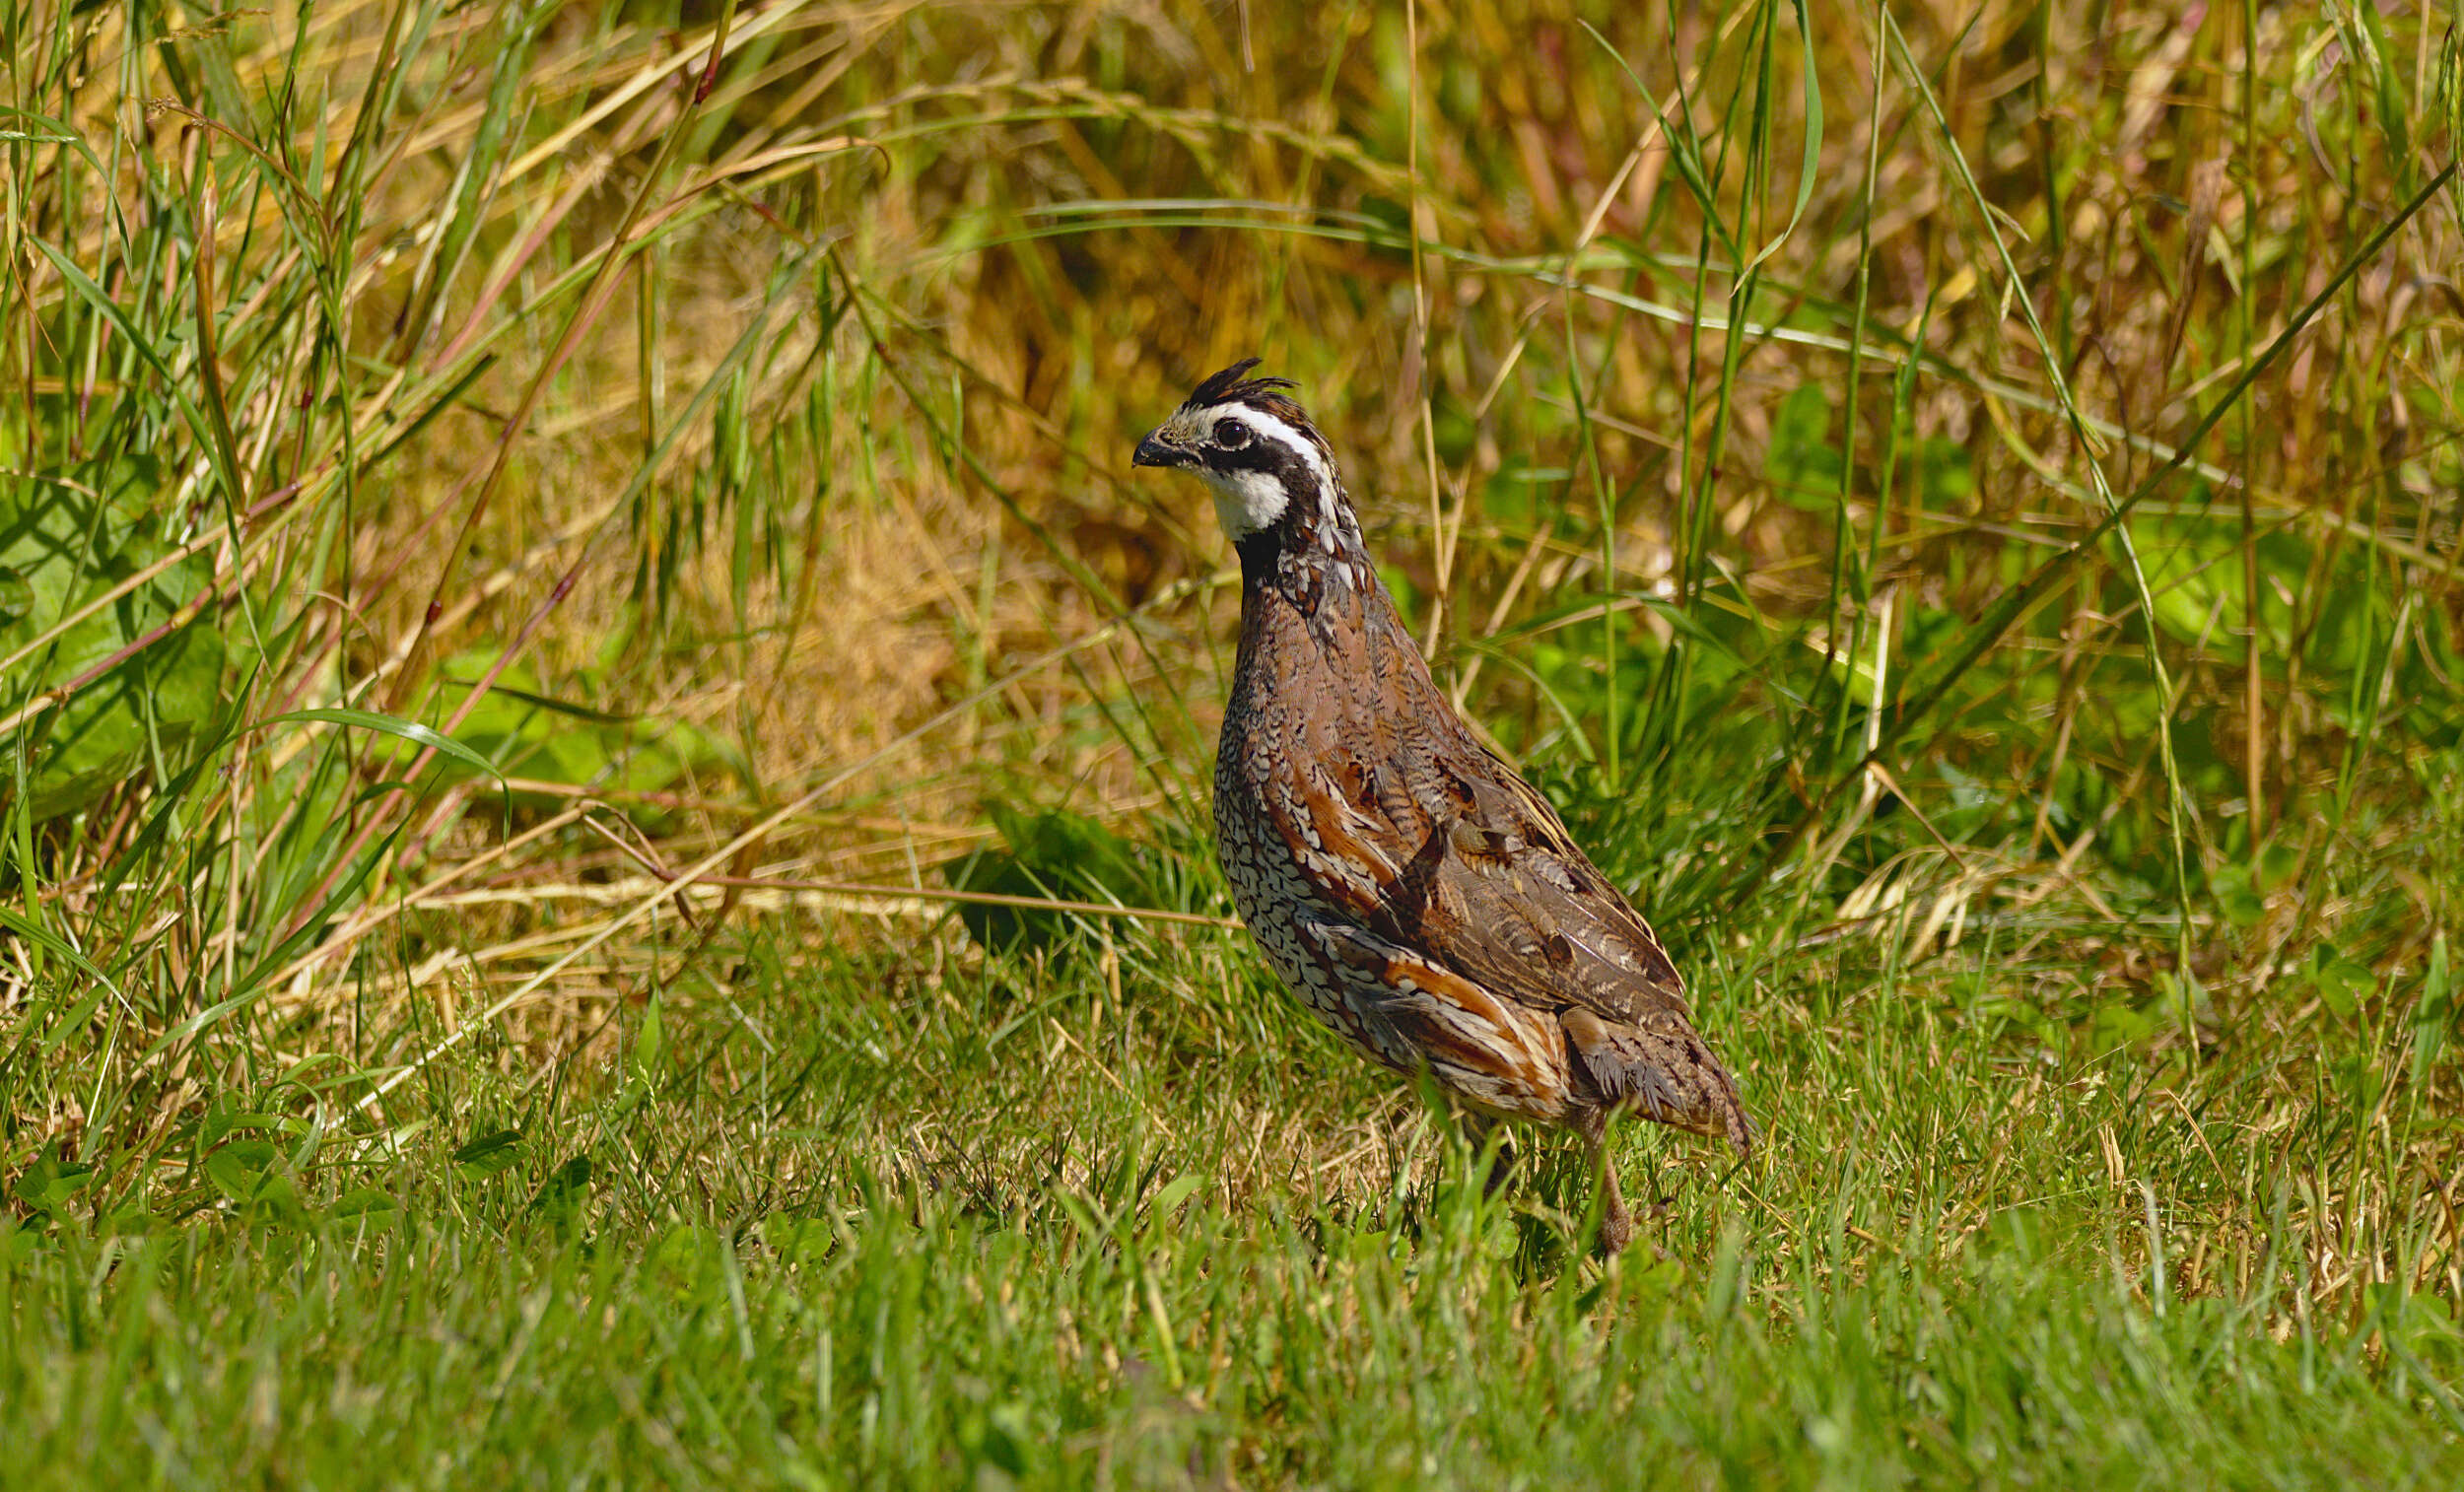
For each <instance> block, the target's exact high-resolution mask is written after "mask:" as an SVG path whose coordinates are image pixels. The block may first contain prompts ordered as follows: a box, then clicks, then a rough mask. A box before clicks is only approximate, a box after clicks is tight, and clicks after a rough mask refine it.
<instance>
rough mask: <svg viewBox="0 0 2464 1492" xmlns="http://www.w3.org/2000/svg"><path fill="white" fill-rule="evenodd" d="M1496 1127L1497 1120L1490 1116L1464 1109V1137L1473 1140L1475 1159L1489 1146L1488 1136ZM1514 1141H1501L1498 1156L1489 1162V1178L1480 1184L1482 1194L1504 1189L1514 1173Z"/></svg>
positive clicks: (1493, 1193)
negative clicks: (1507, 1179) (1508, 1178)
mask: <svg viewBox="0 0 2464 1492" xmlns="http://www.w3.org/2000/svg"><path fill="white" fill-rule="evenodd" d="M1496 1128H1497V1120H1495V1119H1491V1118H1490V1117H1489V1116H1487V1115H1485V1114H1481V1113H1478V1112H1476V1111H1473V1110H1468V1109H1467V1110H1465V1111H1464V1116H1463V1133H1464V1138H1465V1139H1467V1140H1470V1141H1471V1142H1472V1159H1473V1160H1478V1159H1479V1157H1480V1152H1481V1151H1483V1150H1485V1149H1487V1148H1488V1137H1489V1135H1490V1134H1491V1133H1493V1132H1494V1131H1495V1130H1496ZM1514 1162H1515V1153H1514V1141H1513V1140H1512V1139H1506V1140H1502V1141H1500V1142H1499V1143H1498V1146H1497V1154H1496V1156H1495V1157H1494V1158H1493V1159H1491V1160H1490V1161H1489V1163H1488V1179H1487V1180H1486V1181H1484V1182H1482V1183H1481V1184H1480V1195H1482V1196H1484V1197H1488V1196H1495V1195H1496V1194H1497V1193H1498V1192H1499V1191H1500V1190H1501V1189H1503V1188H1504V1187H1505V1185H1506V1178H1507V1177H1509V1176H1512V1175H1513V1174H1514Z"/></svg>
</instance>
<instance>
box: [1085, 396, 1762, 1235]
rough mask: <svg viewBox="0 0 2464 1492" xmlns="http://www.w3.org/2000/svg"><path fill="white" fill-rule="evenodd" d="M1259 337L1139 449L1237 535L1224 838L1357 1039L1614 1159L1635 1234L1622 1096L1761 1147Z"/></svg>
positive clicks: (1657, 956) (1224, 751)
mask: <svg viewBox="0 0 2464 1492" xmlns="http://www.w3.org/2000/svg"><path fill="white" fill-rule="evenodd" d="M1257 365H1258V360H1257V359H1255V358H1247V359H1243V360H1242V361H1241V362H1239V363H1235V364H1234V365H1232V366H1231V367H1230V368H1227V369H1225V370H1223V371H1222V372H1221V373H1216V374H1215V375H1214V376H1212V377H1210V378H1208V379H1206V381H1204V382H1203V383H1200V384H1199V385H1198V389H1197V391H1196V392H1194V393H1192V394H1191V395H1190V396H1189V398H1188V400H1187V401H1185V402H1184V403H1183V404H1182V405H1181V407H1180V408H1179V409H1178V410H1176V411H1175V412H1174V413H1173V416H1172V418H1171V419H1169V420H1166V421H1165V422H1164V423H1163V424H1161V425H1159V426H1157V427H1156V428H1155V429H1154V430H1153V431H1152V432H1150V433H1149V434H1148V435H1147V436H1146V438H1145V439H1144V440H1141V441H1138V445H1137V452H1136V454H1135V455H1134V456H1133V457H1132V458H1131V463H1132V464H1133V465H1138V466H1166V467H1177V468H1180V469H1181V470H1184V471H1188V472H1192V473H1194V474H1196V475H1197V476H1198V477H1200V478H1202V479H1203V480H1204V481H1205V483H1206V485H1207V486H1208V487H1209V488H1211V489H1212V490H1213V493H1214V499H1215V511H1216V513H1217V514H1218V515H1219V516H1220V517H1221V518H1222V520H1223V527H1224V531H1225V532H1226V533H1227V534H1229V535H1230V537H1231V539H1232V545H1233V548H1234V549H1235V550H1237V551H1238V552H1239V554H1240V557H1241V644H1240V656H1239V661H1238V663H1237V665H1236V671H1235V673H1234V676H1233V683H1232V697H1231V700H1230V702H1229V703H1228V704H1227V705H1226V706H1225V708H1224V717H1223V735H1222V739H1221V741H1220V743H1219V745H1218V748H1217V751H1216V755H1215V836H1216V853H1217V855H1218V856H1219V858H1220V859H1221V861H1222V864H1223V870H1224V874H1225V875H1226V876H1227V877H1228V878H1229V879H1230V881H1231V884H1232V899H1233V901H1234V902H1235V903H1236V904H1237V905H1238V906H1239V907H1240V910H1241V917H1242V919H1243V920H1244V921H1246V922H1247V923H1248V924H1249V928H1250V931H1251V932H1252V933H1253V934H1254V935H1255V936H1256V937H1257V939H1258V944H1259V947H1260V948H1262V949H1263V950H1265V952H1266V962H1267V963H1268V964H1270V965H1272V966H1273V967H1274V971H1275V973H1276V974H1277V975H1279V976H1281V977H1282V980H1283V983H1285V984H1286V985H1287V986H1289V987H1290V989H1291V990H1292V992H1293V993H1294V994H1296V995H1298V996H1299V997H1300V998H1301V999H1302V1000H1304V1001H1306V1002H1307V1003H1308V1005H1309V1007H1310V1008H1311V1009H1312V1010H1314V1011H1315V1012H1317V1015H1318V1017H1319V1019H1321V1020H1323V1021H1325V1022H1326V1023H1327V1025H1329V1026H1331V1027H1333V1028H1334V1029H1335V1032H1336V1033H1337V1034H1338V1035H1340V1036H1342V1037H1343V1038H1344V1039H1345V1040H1346V1041H1347V1042H1349V1043H1350V1044H1351V1045H1352V1046H1353V1047H1354V1048H1355V1049H1357V1050H1358V1051H1360V1052H1362V1053H1363V1054H1364V1055H1366V1056H1369V1057H1371V1058H1373V1059H1375V1060H1377V1061H1379V1062H1383V1063H1385V1064H1386V1065H1387V1066H1389V1067H1391V1068H1394V1069H1395V1070H1397V1071H1399V1072H1405V1073H1418V1072H1422V1071H1425V1072H1427V1073H1428V1074H1429V1076H1430V1077H1431V1078H1432V1079H1434V1080H1435V1081H1436V1083H1437V1085H1438V1086H1439V1087H1440V1088H1441V1089H1443V1090H1445V1091H1446V1092H1447V1093H1449V1094H1451V1095H1453V1096H1454V1097H1455V1098H1456V1099H1458V1100H1460V1101H1461V1102H1462V1103H1463V1104H1465V1105H1467V1106H1469V1108H1470V1109H1471V1110H1472V1115H1473V1117H1474V1119H1473V1121H1474V1123H1475V1125H1476V1126H1478V1127H1479V1128H1485V1126H1486V1123H1487V1122H1488V1121H1489V1120H1490V1119H1495V1118H1509V1119H1540V1120H1546V1121H1550V1122H1555V1123H1561V1124H1565V1125H1567V1126H1569V1127H1571V1128H1573V1129H1574V1130H1575V1131H1576V1132H1577V1133H1579V1134H1580V1135H1582V1137H1583V1139H1584V1142H1585V1144H1586V1145H1587V1146H1588V1148H1589V1151H1590V1154H1591V1156H1592V1158H1593V1164H1594V1165H1595V1166H1597V1167H1598V1168H1599V1172H1600V1185H1601V1187H1602V1191H1603V1206H1602V1212H1603V1216H1602V1221H1601V1228H1600V1238H1601V1243H1602V1245H1603V1247H1604V1248H1606V1249H1607V1250H1608V1252H1610V1253H1614V1252H1616V1251H1617V1250H1619V1249H1622V1248H1623V1247H1624V1246H1625V1244H1626V1243H1627V1241H1628V1240H1629V1239H1631V1238H1632V1236H1633V1230H1634V1225H1633V1220H1632V1218H1631V1216H1630V1215H1629V1214H1628V1213H1627V1211H1626V1208H1625V1203H1624V1201H1623V1199H1622V1198H1621V1197H1620V1196H1619V1195H1618V1191H1617V1176H1616V1170H1615V1168H1614V1167H1613V1165H1610V1164H1608V1157H1607V1156H1606V1155H1605V1154H1604V1153H1603V1151H1602V1140H1603V1137H1604V1134H1605V1130H1606V1125H1607V1120H1608V1116H1609V1115H1610V1114H1611V1113H1614V1112H1617V1111H1621V1110H1622V1111H1627V1112H1631V1113H1635V1114H1640V1115H1642V1116H1644V1117H1645V1118H1647V1119H1657V1120H1659V1121H1660V1122H1662V1123H1664V1124H1674V1125H1676V1126H1677V1127H1679V1128H1684V1129H1691V1130H1695V1131H1698V1132H1701V1133H1706V1134H1714V1135H1723V1136H1725V1137H1726V1138H1727V1139H1728V1141H1729V1143H1730V1144H1731V1145H1733V1146H1734V1147H1736V1149H1737V1151H1738V1152H1739V1153H1740V1154H1741V1155H1742V1154H1745V1153H1746V1152H1748V1151H1749V1150H1750V1148H1751V1146H1752V1136H1751V1131H1750V1130H1749V1128H1748V1127H1747V1124H1746V1121H1745V1110H1744V1108H1743V1107H1742V1106H1741V1105H1740V1104H1739V1103H1738V1101H1737V1085H1736V1083H1735V1081H1734V1080H1732V1079H1731V1078H1730V1076H1729V1074H1728V1069H1727V1068H1725V1067H1723V1066H1721V1065H1720V1059H1719V1058H1718V1057H1716V1056H1713V1055H1712V1054H1711V1049H1710V1048H1708V1047H1707V1046H1705V1045H1704V1044H1703V1040H1702V1038H1701V1037H1700V1036H1699V1035H1697V1034H1696V1032H1695V1031H1694V1027H1693V1021H1692V1016H1691V1012H1690V1011H1689V1010H1688V1009H1687V1006H1686V1003H1685V994H1684V988H1685V986H1684V982H1683V981H1682V980H1681V979H1679V978H1678V976H1677V969H1676V966H1674V965H1673V964H1671V963H1670V961H1669V956H1668V954H1667V953H1665V952H1664V951H1662V949H1661V947H1660V940H1659V939H1658V938H1656V937H1654V936H1653V935H1652V931H1651V928H1650V927H1649V926H1648V925H1647V924H1646V923H1645V922H1644V921H1643V919H1642V917H1641V916H1637V915H1636V913H1635V912H1634V909H1633V908H1631V907H1629V906H1627V905H1626V902H1625V899H1624V898H1623V897H1622V896H1620V895H1618V893H1617V890H1616V888H1615V887H1614V886H1612V885H1610V884H1609V883H1608V878H1607V877H1606V876H1604V875H1602V874H1601V873H1600V871H1599V870H1598V869H1597V868H1595V867H1594V866H1593V864H1592V862H1591V860H1590V859H1589V858H1588V857H1586V856H1585V855H1584V853H1583V851H1582V850H1581V849H1579V848H1575V845H1574V842H1573V840H1572V839H1571V838H1569V837H1568V836H1567V834H1566V830H1565V825H1564V824H1563V823H1561V822H1560V821H1559V820H1558V818H1557V814H1556V811H1555V810H1554V809H1552V808H1551V807H1550V806H1549V805H1548V803H1547V801H1546V800H1545V799H1544V798H1542V797H1541V796H1540V794H1539V793H1538V792H1537V791H1535V790H1534V789H1533V788H1532V786H1531V785H1530V784H1529V783H1527V782H1525V781H1524V780H1523V779H1522V778H1521V777H1519V776H1517V775H1516V773H1515V772H1514V770H1513V769H1512V768H1510V767H1508V766H1507V765H1506V764H1505V763H1504V762H1502V761H1500V760H1498V759H1497V757H1495V756H1494V755H1492V754H1491V753H1490V752H1489V751H1488V750H1487V749H1486V748H1484V747H1482V746H1481V745H1480V743H1479V742H1478V741H1476V740H1474V739H1473V738H1472V732H1471V731H1470V730H1469V729H1467V728H1466V727H1465V725H1464V723H1463V720H1462V719H1461V718H1460V717H1459V716H1458V715H1457V714H1456V713H1455V711H1454V708H1453V707H1452V706H1451V705H1450V704H1448V702H1447V700H1446V697H1445V696H1444V695H1443V694H1441V693H1440V692H1439V691H1438V689H1437V686H1436V685H1435V684H1434V683H1433V682H1432V681H1431V680H1430V678H1429V670H1428V667H1427V665H1426V664H1425V663H1423V662H1422V661H1421V658H1420V651H1419V649H1418V648H1417V647H1415V646H1414V645H1412V641H1411V638H1410V636H1409V634H1408V633H1406V632H1405V631H1404V629H1403V619H1402V618H1401V617H1399V616H1398V615H1397V614H1396V611H1395V603H1394V601H1393V599H1392V598H1391V597H1389V596H1388V595H1387V592H1386V586H1385V585H1384V584H1383V583H1382V582H1381V581H1380V580H1379V579H1378V574H1377V571H1376V570H1375V569H1374V568H1373V567H1372V566H1371V565H1370V563H1369V556H1368V553H1367V551H1366V550H1365V549H1364V548H1363V547H1362V545H1361V540H1360V525H1359V522H1358V520H1357V519H1356V518H1355V517H1354V516H1353V513H1352V509H1351V503H1350V500H1349V499H1348V498H1347V497H1346V496H1345V494H1344V491H1343V483H1342V479H1341V478H1340V477H1339V476H1338V475H1336V473H1335V457H1334V453H1333V452H1332V451H1331V450H1330V449H1329V447H1328V445H1327V442H1326V439H1325V437H1323V436H1321V435H1320V434H1319V433H1318V431H1317V428H1316V427H1315V426H1314V425H1312V424H1311V423H1310V420H1309V416H1308V415H1307V414H1306V413H1304V412H1303V411H1302V409H1301V407H1300V406H1299V405H1298V404H1297V403H1295V402H1294V401H1293V400H1292V399H1291V398H1290V397H1289V396H1288V395H1287V394H1285V393H1284V392H1283V390H1285V389H1288V388H1290V387H1292V386H1293V384H1292V381H1291V380H1290V379H1288V378H1256V377H1251V376H1249V371H1250V370H1251V369H1252V368H1255V367H1256V366H1257Z"/></svg>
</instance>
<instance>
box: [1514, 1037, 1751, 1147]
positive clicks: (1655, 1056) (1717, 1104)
mask: <svg viewBox="0 0 2464 1492" xmlns="http://www.w3.org/2000/svg"><path fill="white" fill-rule="evenodd" d="M1558 1019H1559V1021H1560V1022H1561V1023H1562V1024H1563V1025H1564V1027H1565V1033H1566V1046H1567V1048H1568V1049H1569V1050H1570V1051H1572V1052H1573V1054H1574V1057H1575V1065H1576V1066H1577V1067H1579V1068H1580V1070H1581V1071H1582V1073H1583V1075H1584V1076H1586V1077H1588V1078H1589V1079H1590V1080H1591V1085H1592V1087H1593V1088H1594V1089H1595V1090H1596V1091H1597V1092H1598V1094H1599V1095H1600V1107H1601V1108H1603V1109H1621V1110H1625V1111H1627V1112H1630V1113H1635V1114H1640V1115H1642V1116H1643V1117H1644V1118H1646V1119H1656V1120H1658V1121H1659V1122H1661V1123H1664V1124H1674V1125H1676V1126H1677V1127H1678V1128H1680V1129H1691V1130H1693V1131H1694V1132H1696V1133H1698V1134H1714V1135H1720V1136H1723V1137H1725V1138H1726V1139H1727V1140H1728V1142H1729V1145H1730V1147H1731V1148H1732V1149H1734V1150H1735V1151H1736V1152H1737V1153H1738V1154H1739V1155H1740V1156H1746V1155H1751V1154H1752V1153H1753V1128H1752V1126H1751V1125H1750V1124H1749V1123H1748V1122H1747V1121H1746V1119H1745V1106H1744V1105H1743V1104H1741V1103H1739V1102H1738V1100H1737V1081H1736V1079H1734V1078H1732V1077H1730V1076H1729V1073H1728V1069H1727V1068H1726V1067H1723V1066H1721V1065H1720V1059H1719V1058H1718V1057H1716V1056H1713V1055H1712V1054H1711V1049H1710V1048H1709V1047H1707V1046H1705V1045H1704V1044H1703V1040H1702V1038H1701V1037H1700V1036H1698V1035H1696V1034H1695V1032H1694V1028H1693V1027H1692V1026H1690V1025H1688V1024H1686V1023H1685V1021H1684V1020H1683V1019H1682V1018H1681V1017H1679V1016H1677V1014H1676V1013H1675V1012H1672V1011H1660V1012H1656V1013H1654V1014H1652V1015H1651V1016H1648V1017H1646V1018H1645V1020H1644V1021H1643V1022H1642V1023H1641V1024H1639V1025H1627V1024H1625V1023H1623V1022H1618V1021H1606V1020H1602V1019H1601V1018H1600V1017H1599V1016H1597V1015H1594V1014H1593V1013H1592V1012H1590V1011H1588V1010H1581V1009H1575V1010H1568V1011H1564V1012H1562V1013H1561V1014H1560V1015H1559V1017H1558Z"/></svg>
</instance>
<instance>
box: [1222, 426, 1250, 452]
mask: <svg viewBox="0 0 2464 1492" xmlns="http://www.w3.org/2000/svg"><path fill="white" fill-rule="evenodd" d="M1215 443H1216V444H1217V445H1220V446H1222V447H1223V448H1224V449H1225V450H1238V449H1240V448H1241V447H1242V446H1244V445H1247V444H1248V443H1249V427H1248V426H1246V425H1243V424H1242V423H1241V422H1240V421H1238V420H1217V421H1216V422H1215Z"/></svg>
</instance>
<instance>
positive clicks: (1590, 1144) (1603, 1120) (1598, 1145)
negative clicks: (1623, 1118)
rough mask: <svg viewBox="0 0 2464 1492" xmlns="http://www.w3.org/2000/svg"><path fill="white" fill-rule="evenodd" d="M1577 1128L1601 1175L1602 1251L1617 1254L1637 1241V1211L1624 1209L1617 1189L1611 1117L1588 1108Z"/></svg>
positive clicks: (1576, 1125)
mask: <svg viewBox="0 0 2464 1492" xmlns="http://www.w3.org/2000/svg"><path fill="white" fill-rule="evenodd" d="M1575 1130H1576V1132H1577V1133H1579V1134H1581V1135H1582V1136H1583V1148H1584V1150H1585V1152H1586V1153H1588V1154H1589V1155H1590V1157H1591V1162H1592V1170H1593V1172H1594V1173H1595V1174H1596V1175H1597V1176H1598V1177H1599V1178H1600V1248H1601V1252H1602V1253H1604V1254H1608V1255H1617V1254H1622V1253H1624V1252H1625V1246H1626V1245H1628V1244H1630V1243H1632V1242H1634V1214H1633V1213H1631V1212H1628V1211H1626V1210H1625V1195H1624V1193H1623V1192H1621V1191H1619V1190H1618V1189H1617V1167H1616V1162H1615V1159H1614V1157H1612V1156H1610V1155H1609V1154H1608V1115H1607V1114H1606V1113H1605V1112H1603V1111H1602V1110H1598V1109H1587V1110H1585V1111H1583V1115H1582V1117H1581V1118H1580V1119H1576V1120H1575Z"/></svg>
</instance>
